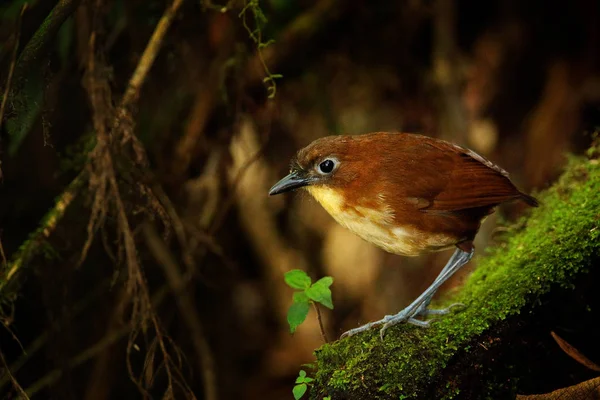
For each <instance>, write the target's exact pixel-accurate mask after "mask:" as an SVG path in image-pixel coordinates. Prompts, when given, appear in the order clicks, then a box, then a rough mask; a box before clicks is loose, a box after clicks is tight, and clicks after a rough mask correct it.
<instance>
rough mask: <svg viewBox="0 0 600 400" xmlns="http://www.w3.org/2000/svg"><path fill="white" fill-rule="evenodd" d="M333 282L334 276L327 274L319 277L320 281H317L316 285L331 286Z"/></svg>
mask: <svg viewBox="0 0 600 400" xmlns="http://www.w3.org/2000/svg"><path fill="white" fill-rule="evenodd" d="M332 283H333V278H332V277H330V276H325V277H323V278H321V279H319V280H318V281H316V282H315V285H323V286H325V287H329V286H331V284H332Z"/></svg>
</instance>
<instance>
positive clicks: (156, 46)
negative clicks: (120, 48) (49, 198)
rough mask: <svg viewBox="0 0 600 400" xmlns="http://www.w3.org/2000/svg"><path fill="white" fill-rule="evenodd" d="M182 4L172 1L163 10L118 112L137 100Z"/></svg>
mask: <svg viewBox="0 0 600 400" xmlns="http://www.w3.org/2000/svg"><path fill="white" fill-rule="evenodd" d="M182 4H183V0H174V1H173V3H172V4H171V6H170V7H169V8H167V9H166V10H165V12H164V13H163V15H162V17H160V20H159V21H158V24H157V25H156V28H155V29H154V32H153V33H152V37H151V38H150V40H149V41H148V44H147V45H146V49H145V50H144V53H143V54H142V57H141V58H140V61H139V62H138V65H137V67H136V69H135V71H134V72H133V74H132V75H131V79H130V80H129V84H128V85H127V90H125V94H124V95H123V99H122V100H121V104H120V107H119V109H120V111H124V110H125V109H126V108H127V107H129V106H130V105H131V104H132V103H133V102H134V101H135V100H137V98H138V96H139V94H140V88H141V87H142V84H143V83H144V81H145V80H146V76H147V75H148V71H150V68H151V67H152V65H153V64H154V60H155V59H156V56H157V55H158V52H159V50H160V48H161V46H162V43H163V39H164V37H165V35H166V33H167V31H168V30H169V27H170V26H171V23H172V22H173V19H174V18H175V16H176V15H177V11H179V8H180V7H181V5H182ZM117 115H119V114H117Z"/></svg>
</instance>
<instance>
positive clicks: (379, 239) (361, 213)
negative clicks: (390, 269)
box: [306, 186, 421, 256]
mask: <svg viewBox="0 0 600 400" xmlns="http://www.w3.org/2000/svg"><path fill="white" fill-rule="evenodd" d="M306 189H307V190H308V192H309V193H310V194H311V195H312V196H313V197H314V198H315V199H316V200H317V201H318V202H319V203H320V204H321V205H322V206H323V208H324V209H325V210H326V211H327V212H328V213H329V214H330V215H331V216H332V217H333V218H334V219H335V220H336V221H337V222H338V223H339V224H340V225H342V226H344V227H346V228H348V229H349V230H351V231H352V232H354V233H355V234H357V235H358V236H360V237H361V238H363V239H364V240H366V241H367V242H370V243H373V244H374V245H376V246H378V247H381V248H382V249H384V250H386V251H388V252H390V253H394V254H402V255H407V256H412V255H417V254H419V253H420V250H421V248H420V247H421V246H419V245H418V244H417V242H416V239H417V237H418V234H417V235H415V233H416V232H412V230H411V229H408V228H400V227H397V226H395V225H394V213H393V210H392V209H391V208H389V207H388V206H386V205H385V203H384V199H383V198H381V201H382V202H381V208H380V209H378V210H375V209H371V208H366V207H361V206H359V205H355V206H353V207H348V206H347V205H346V204H345V199H344V196H343V195H342V194H341V193H340V192H339V191H338V190H336V189H332V188H328V187H324V186H307V187H306Z"/></svg>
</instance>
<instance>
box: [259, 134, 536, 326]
mask: <svg viewBox="0 0 600 400" xmlns="http://www.w3.org/2000/svg"><path fill="white" fill-rule="evenodd" d="M298 188H305V189H306V190H308V192H309V193H310V194H311V195H312V196H313V197H314V198H315V199H316V200H317V201H318V202H319V203H321V205H322V206H323V207H324V208H325V210H327V212H328V213H329V214H331V216H332V217H333V218H334V219H335V220H336V221H337V222H338V223H340V224H341V225H343V226H345V227H346V228H348V229H350V230H351V231H353V232H354V233H356V234H357V235H358V236H360V237H361V238H363V239H364V240H366V241H368V242H370V243H373V244H375V245H376V246H379V247H381V248H382V249H384V250H386V251H388V252H390V253H394V254H400V255H405V256H416V255H419V254H422V253H423V252H426V251H439V250H444V249H448V248H452V247H453V246H456V250H455V252H454V254H453V255H452V257H451V258H450V260H449V261H448V263H447V264H446V266H445V267H444V268H443V269H442V271H441V272H440V274H439V275H438V277H437V278H436V279H435V281H434V282H433V283H432V284H431V285H430V286H429V287H428V288H427V289H426V290H425V291H424V292H423V293H422V294H421V295H420V296H419V297H418V298H417V299H416V300H415V301H414V302H413V303H411V304H410V305H409V306H408V307H406V308H405V309H404V310H402V311H400V312H399V313H398V314H395V315H386V316H385V317H384V318H383V319H381V320H379V321H376V322H371V323H369V324H366V325H363V326H361V327H359V328H356V329H352V330H350V331H348V332H346V333H344V334H343V335H342V337H343V336H349V335H353V334H355V333H358V332H362V331H365V330H367V329H369V328H371V327H373V326H377V325H383V327H382V328H381V330H380V333H381V337H383V334H384V332H385V330H386V329H387V328H389V327H390V326H393V325H395V324H397V323H400V322H408V323H412V324H415V325H418V326H428V325H429V323H430V321H431V320H428V321H424V320H420V319H417V318H416V317H418V316H422V317H424V316H427V315H442V314H447V313H448V312H449V310H450V308H451V307H452V306H454V305H457V304H453V305H451V306H450V307H448V308H446V309H441V310H432V309H429V308H428V305H429V303H430V302H431V299H432V298H433V295H434V294H435V292H436V290H437V289H438V288H439V287H440V286H441V285H442V284H443V283H444V282H445V281H446V280H447V279H448V278H450V276H452V274H454V273H455V272H456V271H458V270H459V269H460V268H461V267H462V266H463V265H465V264H466V263H467V262H468V261H469V260H470V259H471V257H472V256H473V252H474V247H473V239H474V238H475V235H476V234H477V231H478V230H479V227H480V225H481V222H482V220H483V219H484V218H485V217H486V216H487V215H489V214H490V213H492V212H493V211H494V207H496V206H497V205H498V204H500V203H503V202H506V201H510V200H522V201H524V202H525V203H527V204H529V205H530V206H534V207H536V206H537V205H538V202H537V200H536V199H535V198H533V197H531V196H529V195H527V194H525V193H522V192H520V191H519V190H518V189H517V188H516V187H515V186H514V185H513V183H512V182H511V181H510V180H509V178H508V173H507V172H506V171H504V170H503V169H502V168H500V167H498V166H497V165H495V164H494V163H492V162H491V161H489V160H487V159H485V158H484V157H482V156H480V155H479V154H477V153H475V152H474V151H472V150H469V149H466V148H464V147H461V146H458V145H456V144H453V143H449V142H446V141H444V140H440V139H434V138H430V137H427V136H422V135H416V134H405V133H387V132H378V133H370V134H365V135H356V136H328V137H324V138H321V139H317V140H315V141H314V142H312V143H311V144H309V145H308V146H307V147H305V148H303V149H302V150H300V151H299V152H298V153H297V154H296V156H295V157H294V158H293V160H292V163H291V169H290V173H289V175H287V176H286V177H285V178H283V179H282V180H280V181H279V182H277V183H276V184H275V185H274V186H273V187H272V188H271V190H270V191H269V195H276V194H280V193H284V192H287V191H290V190H294V189H298Z"/></svg>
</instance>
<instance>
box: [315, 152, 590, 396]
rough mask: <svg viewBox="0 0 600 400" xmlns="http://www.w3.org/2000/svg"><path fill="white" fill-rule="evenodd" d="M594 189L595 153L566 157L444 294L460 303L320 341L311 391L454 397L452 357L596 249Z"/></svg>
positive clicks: (566, 284) (572, 272)
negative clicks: (422, 324) (499, 238)
mask: <svg viewBox="0 0 600 400" xmlns="http://www.w3.org/2000/svg"><path fill="white" fill-rule="evenodd" d="M599 193H600V163H599V162H598V160H589V159H585V158H572V159H570V161H569V165H568V167H567V169H566V171H565V173H564V174H563V176H562V177H561V178H560V179H559V182H557V183H556V184H555V185H554V186H553V187H552V188H550V189H549V190H547V191H546V192H544V193H541V194H540V196H538V197H539V199H540V201H541V204H542V205H541V206H540V207H539V208H537V209H534V210H532V212H531V216H530V218H528V219H527V222H526V225H525V223H524V221H521V223H520V224H517V225H516V226H517V227H514V228H512V229H511V230H510V231H509V232H508V233H507V235H506V237H505V241H504V242H503V243H501V244H499V245H497V246H496V247H494V248H492V249H489V250H488V251H487V252H486V253H487V254H486V255H485V256H483V257H481V258H478V259H477V261H478V267H477V269H476V270H475V272H473V274H471V276H470V277H469V278H468V280H467V282H466V283H465V285H464V287H463V288H462V289H461V290H460V291H459V292H457V293H456V294H455V296H454V298H452V299H451V300H450V299H448V300H447V301H446V302H450V301H451V302H462V303H464V304H466V305H467V307H466V308H465V309H464V310H462V311H460V312H456V313H454V314H452V315H450V316H447V317H444V318H442V319H441V320H440V321H439V322H437V323H435V324H434V325H433V326H432V327H431V328H430V329H422V328H418V327H414V326H411V325H406V324H404V325H400V326H396V327H393V328H391V329H389V330H388V331H387V334H386V337H385V339H384V341H381V340H380V339H379V332H378V330H373V331H371V332H368V333H366V334H359V335H356V336H353V337H350V338H347V339H343V340H340V341H337V342H335V343H332V344H329V345H324V346H323V347H321V348H320V349H319V350H317V351H316V356H317V366H318V370H317V373H316V377H315V378H316V380H315V385H314V388H313V390H312V393H311V396H312V398H313V399H320V398H322V397H324V396H326V395H330V396H332V399H363V398H370V399H373V398H394V399H398V398H419V397H421V398H423V396H425V395H426V394H427V393H431V390H432V385H433V384H436V387H435V389H434V391H435V393H437V395H438V396H437V398H446V399H450V398H456V397H459V396H460V395H459V392H460V391H459V386H460V385H459V382H457V381H453V380H451V379H450V380H449V379H446V382H441V383H440V379H441V378H440V377H441V376H442V374H443V372H444V368H445V367H446V366H447V365H448V363H449V362H450V361H451V359H452V357H454V356H456V355H457V354H458V353H459V352H467V353H468V352H469V351H470V350H471V349H470V347H469V346H470V345H471V344H472V343H474V342H473V340H474V339H475V338H478V337H481V336H482V335H484V334H485V333H486V332H489V331H490V330H492V329H494V328H497V327H498V326H499V325H502V321H503V320H505V319H507V318H509V317H513V316H516V315H518V314H519V313H520V312H522V311H525V310H528V309H531V307H535V305H536V304H537V303H539V300H540V298H541V297H542V296H543V295H545V294H547V293H548V292H549V291H550V290H551V289H554V288H573V287H574V280H575V278H576V277H577V276H581V274H582V273H584V272H586V271H587V269H588V267H589V265H590V262H591V260H592V259H593V258H594V257H598V256H599V255H600V240H599V239H600V195H599ZM506 367H510V366H506ZM457 379H458V380H459V378H457ZM496 384H497V383H494V382H489V385H490V386H494V385H496ZM511 384H512V385H515V382H514V381H511ZM427 391H428V392H427ZM493 391H494V388H493V387H490V388H489V392H490V393H493Z"/></svg>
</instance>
